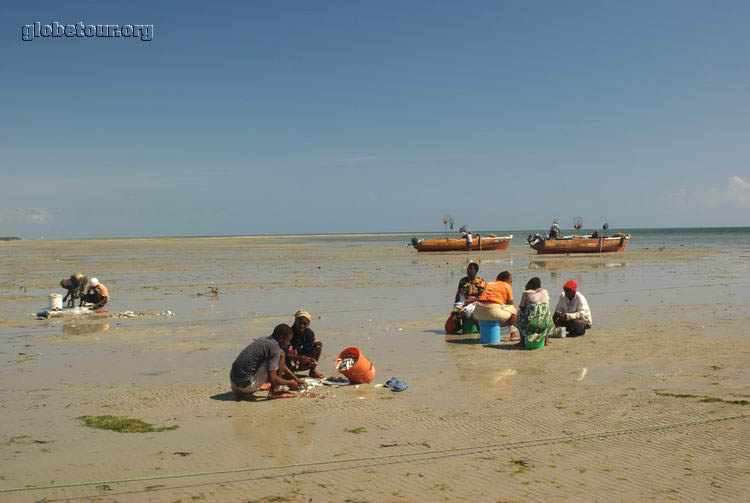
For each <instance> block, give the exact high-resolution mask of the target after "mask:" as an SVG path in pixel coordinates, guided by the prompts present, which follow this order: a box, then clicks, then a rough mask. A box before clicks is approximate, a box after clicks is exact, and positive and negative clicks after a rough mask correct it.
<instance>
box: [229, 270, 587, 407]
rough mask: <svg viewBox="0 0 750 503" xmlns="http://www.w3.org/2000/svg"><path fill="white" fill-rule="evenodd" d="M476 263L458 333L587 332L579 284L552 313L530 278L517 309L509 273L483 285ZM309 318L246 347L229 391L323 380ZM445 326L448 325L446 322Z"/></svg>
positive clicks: (462, 300)
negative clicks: (481, 326)
mask: <svg viewBox="0 0 750 503" xmlns="http://www.w3.org/2000/svg"><path fill="white" fill-rule="evenodd" d="M478 273H479V264H477V263H475V262H471V263H469V265H468V267H467V270H466V276H465V277H464V278H461V280H460V281H459V283H458V290H457V292H456V298H455V305H454V310H453V312H452V313H451V320H452V327H451V331H453V332H456V333H457V332H461V331H462V330H463V329H464V327H466V326H467V325H468V324H469V321H470V320H471V323H475V322H476V321H492V320H495V321H498V322H500V323H501V324H502V325H503V326H515V327H517V328H518V332H519V335H514V336H513V337H512V338H511V340H515V341H518V342H519V343H520V344H525V342H526V341H525V339H526V338H530V340H539V339H540V338H544V342H545V345H546V344H548V343H549V336H550V335H551V334H552V333H553V332H554V331H555V330H556V329H557V327H560V328H562V329H564V330H566V332H567V335H568V336H571V337H576V336H580V335H583V334H585V333H586V330H588V329H589V328H591V310H590V309H589V305H588V302H586V298H585V297H584V296H583V294H581V292H579V291H578V285H577V284H576V282H575V281H573V280H570V281H568V282H566V283H565V284H564V285H563V291H562V293H561V294H560V297H559V298H558V300H557V304H556V306H555V310H554V311H552V310H550V297H549V293H548V292H547V290H546V289H545V288H542V282H541V280H540V279H539V278H536V277H535V278H531V279H530V280H529V281H528V282H527V283H526V286H525V289H524V292H523V295H522V296H521V301H520V302H519V303H518V307H516V305H515V303H514V300H513V276H512V275H511V273H510V272H508V271H503V272H501V273H500V274H498V275H497V278H496V280H495V281H491V282H485V281H484V280H483V279H482V278H480V277H479V276H478V275H477V274H478ZM311 322H312V316H311V315H310V313H308V312H307V311H297V312H296V313H295V315H294V322H293V323H292V325H291V326H289V325H287V324H283V323H282V324H280V325H277V326H276V328H274V330H273V333H272V334H271V335H269V336H267V337H262V338H260V339H257V340H255V341H253V342H252V343H250V344H249V345H248V346H247V347H245V349H243V350H242V352H240V354H239V356H237V358H236V359H235V361H234V363H233V364H232V370H231V372H230V375H229V378H230V382H231V385H232V391H233V392H234V394H235V395H236V396H237V397H238V398H249V399H252V398H254V393H255V392H256V391H258V390H268V397H269V398H291V397H293V396H295V395H293V394H291V393H288V392H286V391H285V390H284V389H283V388H282V386H286V387H288V389H289V390H293V391H297V390H300V389H303V388H304V387H305V381H304V380H303V379H301V378H300V377H299V376H298V375H297V374H298V373H300V372H302V371H309V376H310V377H313V378H324V377H325V376H324V375H323V374H321V373H320V372H318V370H317V365H318V360H319V358H320V355H321V352H322V348H323V345H322V343H321V341H320V340H319V339H317V338H316V337H315V333H314V332H313V331H312V329H311V328H310V323H311ZM446 328H447V324H446Z"/></svg>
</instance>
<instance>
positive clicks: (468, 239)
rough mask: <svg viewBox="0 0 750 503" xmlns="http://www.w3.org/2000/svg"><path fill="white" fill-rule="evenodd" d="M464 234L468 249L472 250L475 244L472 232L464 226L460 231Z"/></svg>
mask: <svg viewBox="0 0 750 503" xmlns="http://www.w3.org/2000/svg"><path fill="white" fill-rule="evenodd" d="M459 230H460V231H461V232H463V234H464V239H465V240H466V249H467V250H471V244H472V243H473V241H474V239H473V238H472V236H471V231H470V230H469V229H467V228H466V226H465V225H464V226H462V227H461V228H460V229H459Z"/></svg>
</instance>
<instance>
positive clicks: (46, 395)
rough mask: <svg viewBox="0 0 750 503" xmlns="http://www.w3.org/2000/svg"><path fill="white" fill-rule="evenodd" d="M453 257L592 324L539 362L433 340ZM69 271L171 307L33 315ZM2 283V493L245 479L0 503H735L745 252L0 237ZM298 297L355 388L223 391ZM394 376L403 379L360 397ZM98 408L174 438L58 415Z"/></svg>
mask: <svg viewBox="0 0 750 503" xmlns="http://www.w3.org/2000/svg"><path fill="white" fill-rule="evenodd" d="M469 259H478V260H480V261H481V265H480V273H479V275H480V276H482V277H484V278H485V279H487V278H491V277H494V276H495V275H496V274H497V273H498V272H500V271H501V270H503V269H508V270H510V271H511V272H512V273H513V276H514V279H515V282H514V285H513V286H514V294H515V296H516V298H520V294H521V291H522V286H523V285H524V284H525V282H526V281H527V280H528V279H529V278H530V277H532V276H539V277H540V278H541V280H542V283H543V285H544V286H545V287H546V288H548V289H549V291H550V295H551V296H552V297H553V299H556V298H557V296H558V295H559V293H560V288H561V285H562V284H563V283H564V282H565V281H566V280H568V279H575V280H576V281H577V282H578V283H579V288H580V290H581V291H582V292H583V293H584V295H586V296H587V298H588V300H589V304H590V305H591V308H592V311H593V318H594V327H593V329H592V330H591V331H590V332H589V333H587V335H586V336H584V337H581V338H575V339H571V338H568V339H553V340H552V344H551V345H550V346H548V347H546V348H544V349H542V350H537V351H521V350H517V349H516V346H513V345H511V344H510V343H507V342H503V343H501V344H500V345H497V346H484V345H481V344H478V343H477V341H476V340H474V339H472V338H469V337H462V336H445V335H444V333H443V330H442V327H443V323H444V321H445V318H446V317H447V314H448V312H449V310H450V306H451V300H452V297H453V294H454V293H455V288H456V284H457V283H458V280H459V279H460V278H461V277H462V276H463V274H464V272H463V271H464V268H465V265H466V263H467V261H468V260H469ZM77 271H82V272H84V273H88V274H90V275H95V276H97V277H98V278H99V279H100V280H101V281H102V282H103V283H105V284H106V285H107V287H108V288H109V290H110V292H111V294H112V296H113V301H112V303H111V304H110V305H109V306H107V307H108V309H109V310H110V311H124V310H133V311H146V312H149V313H157V312H159V311H163V310H171V311H173V312H174V313H175V314H176V316H175V317H174V318H164V317H157V316H145V317H141V318H136V319H113V318H111V317H108V316H106V315H97V316H94V317H81V318H76V319H53V320H45V321H42V320H36V319H35V317H34V316H32V315H31V313H34V312H36V311H38V310H40V309H41V308H43V307H45V305H46V303H47V300H46V297H47V295H48V294H49V293H51V292H54V291H55V287H56V285H57V283H58V282H59V280H60V279H61V278H62V277H64V276H66V275H69V274H70V273H72V272H77ZM0 272H1V273H2V274H1V276H0V277H2V278H3V279H2V281H0V353H1V354H0V356H2V358H3V360H4V365H2V367H0V378H1V379H2V382H3V386H2V389H0V407H1V408H2V414H3V429H2V437H0V459H3V460H4V461H3V463H2V464H1V465H0V491H1V490H3V489H11V488H21V487H24V486H37V485H47V484H66V483H72V482H83V481H110V480H115V479H127V478H140V477H159V476H165V475H176V474H195V473H204V472H214V471H231V470H240V469H250V468H253V469H255V468H261V469H260V470H254V471H244V472H240V471H236V472H234V473H224V474H219V475H203V476H195V477H187V478H163V479H152V480H142V481H135V482H122V483H110V482H107V483H106V484H98V485H92V486H83V487H68V488H56V489H37V490H33V491H28V492H13V493H2V492H0V501H4V502H5V501H10V502H16V501H19V502H27V501H40V500H44V501H45V502H51V501H107V502H109V501H117V502H142V501H153V502H177V501H182V502H186V501H206V502H226V501H243V502H244V501H257V502H271V501H304V502H307V501H313V502H321V501H322V502H325V501H332V502H333V501H350V502H354V501H362V502H364V501H368V502H383V501H595V500H607V501H636V500H637V501H641V500H652V501H670V500H673V501H686V500H699V501H740V500H742V499H743V498H746V493H747V490H748V483H747V482H746V481H747V479H748V475H749V474H750V436H749V435H748V433H750V421H749V420H748V419H749V418H750V405H744V404H743V403H745V401H748V400H750V388H749V387H748V385H749V384H750V371H748V370H747V368H746V362H747V360H748V355H749V354H750V341H748V339H747V320H748V314H747V313H748V312H750V288H748V286H750V280H748V279H747V278H748V272H750V250H738V251H727V250H682V249H640V250H638V249H635V250H628V251H627V252H625V253H619V254H606V255H602V256H595V257H589V256H587V257H580V256H563V257H551V256H543V257H540V256H537V255H535V254H534V253H533V252H532V251H530V250H526V249H523V248H511V249H509V250H507V251H504V252H480V253H471V254H466V253H452V254H421V253H420V254H418V253H416V252H415V251H414V250H412V249H410V248H407V247H406V246H404V245H403V244H384V245H377V246H374V245H368V244H364V243H356V242H355V243H347V242H346V241H343V240H341V239H338V240H334V241H330V240H326V239H322V238H321V239H320V240H315V239H306V240H304V241H296V240H294V239H285V238H282V237H275V238H206V239H128V240H87V241H76V242H73V241H64V242H40V241H35V242H26V241H21V242H8V243H2V244H0ZM209 286H213V287H218V288H219V294H218V295H216V296H214V295H208V294H207V291H208V287H209ZM198 294H200V295H198ZM553 302H554V301H553ZM300 308H304V309H306V310H308V311H310V312H311V313H312V314H313V318H314V319H313V323H312V328H313V329H314V330H315V331H316V334H317V335H318V337H320V338H321V339H322V340H323V343H324V349H323V353H324V354H323V357H322V363H321V366H320V370H321V371H322V372H324V373H327V374H332V373H333V360H334V358H335V356H336V354H337V353H338V351H340V350H341V349H343V348H345V347H348V346H352V345H353V346H357V347H359V348H360V349H361V350H362V351H363V352H364V354H365V355H366V356H367V357H368V358H369V359H370V360H371V361H372V362H373V363H374V364H375V367H376V369H377V376H376V378H375V381H374V382H373V385H361V386H359V387H353V386H352V387H345V388H336V389H329V388H326V389H323V390H322V391H320V393H321V394H322V395H324V396H325V398H295V399H288V400H277V401H265V400H258V401H256V402H247V401H241V402H238V401H236V400H235V399H234V396H233V395H232V393H231V392H230V390H229V386H228V373H229V367H230V365H231V363H232V361H233V360H234V358H235V357H236V355H237V353H238V352H239V351H240V350H241V349H242V348H243V347H244V346H245V345H247V344H248V343H249V342H250V341H251V340H253V339H254V338H256V337H260V336H264V335H268V334H269V333H270V331H271V330H272V329H273V327H274V326H275V325H276V324H277V323H282V322H286V323H291V321H292V313H294V312H295V311H296V310H297V309H300ZM392 376H395V377H398V378H400V379H402V380H404V381H406V382H407V383H408V384H409V389H408V390H406V391H404V392H402V393H393V392H391V391H389V390H387V389H384V388H380V387H376V386H374V384H378V383H383V382H384V381H385V380H386V379H388V378H389V377H392ZM318 390H319V388H318V389H316V390H315V391H318ZM675 395H677V396H675ZM683 395H690V396H683ZM681 396H682V397H681ZM702 397H712V398H716V399H721V400H723V401H717V400H708V401H706V399H705V398H702ZM732 402H737V403H732ZM105 414H111V415H123V416H129V417H135V418H139V419H142V420H145V421H148V422H150V423H154V424H155V425H158V426H169V425H173V424H177V425H178V426H179V429H177V430H174V431H165V432H160V433H142V434H135V433H130V434H126V433H116V432H110V431H103V430H94V429H89V428H86V427H84V426H81V425H80V423H79V422H78V421H77V420H76V418H77V417H79V416H82V415H105ZM742 416H748V417H742ZM709 420H716V421H712V422H709ZM686 423H691V424H686ZM657 425H666V427H664V428H655V426H657ZM354 432H357V433H354ZM589 434H591V435H589ZM180 453H181V454H180ZM186 453H187V454H186ZM407 454H408V455H407ZM321 462H323V463H325V464H315V463H321ZM279 465H303V466H296V467H286V468H272V467H275V466H279ZM264 468H268V469H264Z"/></svg>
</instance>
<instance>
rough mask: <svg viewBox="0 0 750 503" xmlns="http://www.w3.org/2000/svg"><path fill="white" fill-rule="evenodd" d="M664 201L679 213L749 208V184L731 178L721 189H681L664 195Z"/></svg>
mask: <svg viewBox="0 0 750 503" xmlns="http://www.w3.org/2000/svg"><path fill="white" fill-rule="evenodd" d="M664 199H665V200H666V201H667V203H668V204H669V205H670V206H672V207H673V208H674V209H677V210H680V211H692V212H695V211H704V210H730V209H738V208H750V182H747V181H745V180H744V179H742V178H741V177H739V176H732V177H730V178H729V179H728V180H727V182H726V184H725V185H724V186H722V187H702V188H685V187H682V188H679V189H677V190H676V191H674V192H671V193H668V194H666V195H665V196H664Z"/></svg>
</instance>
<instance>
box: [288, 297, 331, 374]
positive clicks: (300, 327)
mask: <svg viewBox="0 0 750 503" xmlns="http://www.w3.org/2000/svg"><path fill="white" fill-rule="evenodd" d="M311 320H312V317H311V316H310V313H308V312H307V311H302V310H300V311H297V312H296V313H295V314H294V324H293V325H292V341H291V344H289V345H288V346H284V351H285V352H286V361H287V365H288V366H289V368H291V369H292V370H294V371H296V372H301V371H303V370H308V369H309V370H310V377H316V378H318V379H322V378H324V377H325V376H324V375H323V374H321V373H320V372H318V370H317V366H318V359H319V358H320V353H321V352H322V351H323V343H322V342H320V339H316V338H315V332H313V331H312V330H310V321H311Z"/></svg>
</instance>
